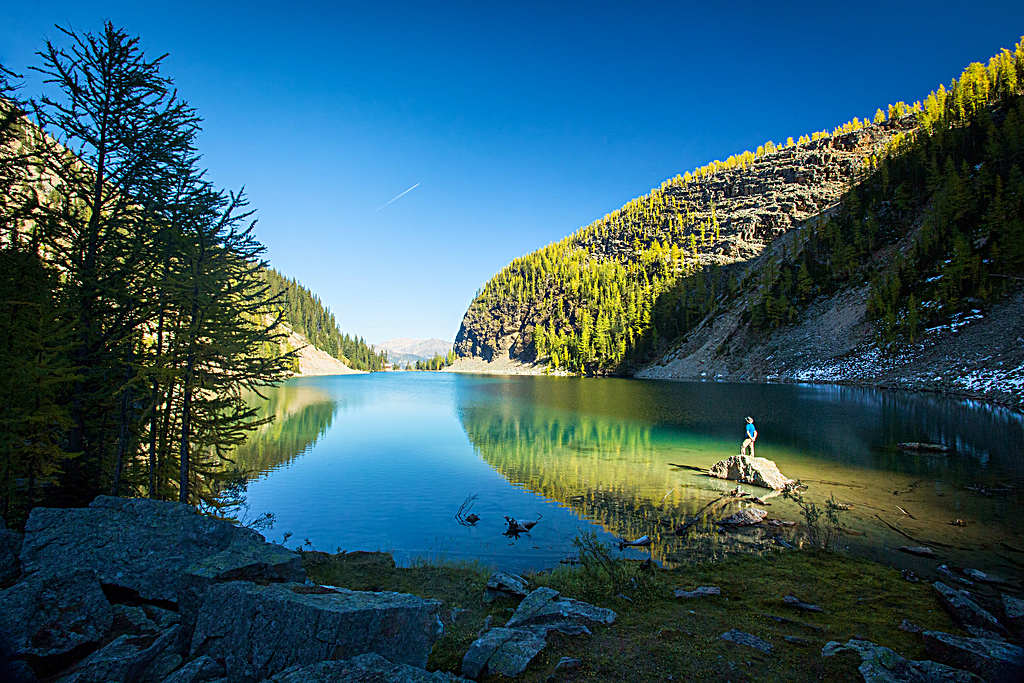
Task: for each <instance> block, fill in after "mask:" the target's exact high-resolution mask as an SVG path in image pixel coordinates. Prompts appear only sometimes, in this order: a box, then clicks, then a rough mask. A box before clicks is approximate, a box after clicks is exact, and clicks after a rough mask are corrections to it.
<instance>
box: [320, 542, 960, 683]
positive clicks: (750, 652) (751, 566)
mask: <svg viewBox="0 0 1024 683" xmlns="http://www.w3.org/2000/svg"><path fill="white" fill-rule="evenodd" d="M303 557H304V561H305V565H306V569H307V571H308V573H309V576H310V578H311V579H313V580H314V581H317V582H319V583H325V584H331V585H336V586H344V587H346V588H352V589H356V590H392V591H400V592H407V593H413V594H415V595H420V596H423V597H429V598H436V599H439V600H441V601H442V602H444V604H445V608H444V610H442V612H443V614H442V620H443V621H444V623H445V634H444V636H443V637H442V638H441V639H440V640H439V641H438V642H437V644H435V646H434V650H433V652H432V653H431V657H430V662H429V664H428V668H430V669H441V670H446V671H452V672H455V673H458V672H459V669H460V665H461V661H462V655H463V654H464V653H465V652H466V650H467V649H468V647H469V645H470V643H472V642H473V640H474V639H475V638H476V636H477V632H478V631H479V630H480V629H481V627H482V626H483V624H484V620H485V619H486V618H487V617H488V616H490V617H491V620H492V623H493V624H494V625H501V624H503V623H504V622H505V620H506V619H507V618H508V617H509V616H511V614H512V611H513V609H514V607H515V603H514V602H510V601H505V602H501V601H499V602H496V603H493V604H487V603H485V602H484V601H483V595H484V592H483V589H484V585H485V583H486V581H487V576H488V574H489V571H488V570H487V569H486V568H484V567H482V566H479V565H474V564H441V565H428V564H419V565H417V566H413V567H410V568H396V567H395V566H394V562H393V560H392V559H391V557H390V556H389V555H387V554H385V553H349V554H347V555H328V554H324V553H314V552H307V553H303ZM628 564H629V565H630V566H629V567H628V568H627V569H626V570H625V571H627V572H628V573H630V574H631V575H632V576H635V577H637V579H638V580H637V581H636V582H633V581H629V582H628V587H627V588H625V589H623V592H622V596H620V595H617V594H612V593H611V586H610V585H608V584H607V583H602V582H601V581H600V580H597V579H596V578H595V576H594V574H593V572H589V573H588V572H586V571H585V570H584V569H583V568H578V567H572V568H564V567H563V568H559V569H556V570H554V571H552V572H542V573H538V574H532V575H530V576H529V577H528V578H529V580H530V584H531V587H536V586H540V585H547V586H551V587H553V588H556V589H557V590H560V591H562V592H563V594H564V595H566V596H568V597H574V598H580V599H585V600H587V601H589V602H593V603H594V604H597V605H600V606H602V607H610V608H612V609H614V610H615V611H616V612H617V613H618V615H619V618H618V620H617V621H616V623H615V624H613V625H611V626H607V627H598V628H594V629H593V631H594V635H593V636H589V637H588V636H580V637H568V636H562V635H560V634H552V635H551V636H550V637H549V640H548V643H549V644H548V647H547V648H545V650H544V651H543V652H542V653H541V654H540V655H538V656H537V658H536V659H535V660H534V661H533V662H532V663H531V664H530V666H529V668H528V669H527V671H526V673H525V674H524V675H523V677H522V680H526V681H543V680H546V679H547V677H548V676H549V675H550V674H551V673H552V672H553V671H554V667H555V665H556V664H557V662H558V660H559V659H560V658H561V657H564V656H570V657H578V658H579V659H581V660H582V661H583V668H582V669H580V670H579V671H577V672H575V673H574V674H572V675H571V676H570V677H569V678H568V679H565V678H563V679H562V680H634V681H645V680H672V679H674V680H682V679H687V678H688V679H693V678H700V679H712V680H724V679H729V680H733V681H739V680H755V679H758V680H792V681H803V680H807V681H810V680H821V679H828V680H859V675H858V674H857V670H856V669H857V666H858V665H859V663H860V662H859V659H857V658H856V657H854V656H852V655H841V656H838V657H833V658H829V659H823V658H822V657H821V648H822V646H823V645H824V644H825V643H826V642H828V641H830V640H838V641H841V642H845V641H846V640H847V639H848V638H851V637H854V636H856V637H861V638H865V639H867V640H871V641H874V642H876V643H879V644H882V645H885V646H887V647H891V648H892V649H894V650H895V651H896V652H898V653H900V654H901V655H903V656H905V657H907V658H909V659H921V658H927V657H926V656H925V653H924V648H923V646H922V644H921V642H920V639H919V637H918V636H915V635H914V634H910V633H906V632H904V631H901V630H899V628H898V627H899V624H900V622H901V621H902V620H903V619H909V620H910V621H912V622H914V623H916V624H917V625H919V626H922V627H924V628H927V629H939V630H943V631H947V632H951V633H960V631H959V629H958V628H957V627H956V626H955V625H954V624H953V623H952V621H951V620H950V618H949V616H948V615H947V614H946V613H945V611H944V610H943V609H942V607H941V605H940V604H939V602H938V600H937V598H936V596H935V594H934V591H933V589H932V588H931V586H930V585H928V584H927V583H908V582H907V581H905V580H904V579H903V578H902V577H901V576H900V573H899V572H898V571H896V570H894V569H892V568H889V567H885V566H883V565H880V564H877V563H874V562H871V561H868V560H863V559H857V558H853V557H849V556H846V555H842V554H838V553H828V552H818V551H799V552H797V551H793V552H784V553H775V554H769V555H765V556H739V557H733V558H730V559H726V560H723V561H720V562H716V563H714V564H706V565H697V566H692V567H684V568H680V569H674V570H664V569H657V568H653V569H644V568H643V567H641V565H640V563H636V562H630V563H628ZM702 585H714V586H719V587H720V588H721V589H722V595H721V596H716V597H707V598H696V599H692V600H678V599H676V598H674V597H673V595H672V591H673V590H674V589H676V588H687V589H692V588H695V587H697V586H702ZM790 593H792V594H794V595H796V596H797V597H799V598H800V599H801V600H804V601H806V602H812V603H815V604H817V605H820V606H822V607H823V608H824V610H825V611H824V612H823V613H808V612H799V611H796V610H794V609H792V608H790V607H788V606H786V605H784V604H783V602H782V597H783V596H785V595H787V594H790ZM623 596H624V597H623ZM627 598H628V599H627ZM453 608H457V609H463V610H466V611H465V612H463V613H461V614H460V615H459V616H458V618H457V619H456V620H455V621H454V623H453V621H452V609H453ZM765 615H777V616H781V617H786V618H788V619H791V620H793V621H795V622H800V623H792V624H785V623H779V622H777V621H774V620H772V619H770V618H769V617H767V616H765ZM813 626H816V627H818V628H820V630H816V629H815V628H813ZM731 628H737V629H740V630H742V631H746V632H748V633H752V634H754V635H756V636H758V637H760V638H763V639H764V640H767V641H768V642H770V643H771V644H772V645H773V646H774V647H775V652H774V653H773V654H772V655H765V654H763V653H761V652H760V651H758V650H754V649H751V648H747V647H744V646H742V645H736V644H733V643H729V642H726V641H723V640H721V639H720V638H719V636H720V635H721V634H722V633H724V632H725V631H727V630H729V629H731ZM787 635H789V636H798V637H800V638H803V639H805V640H806V641H808V644H807V645H797V644H791V643H788V642H786V641H785V640H784V639H783V636H787ZM670 677H672V678H671V679H670ZM485 680H486V679H485ZM494 680H500V679H497V678H495V679H494Z"/></svg>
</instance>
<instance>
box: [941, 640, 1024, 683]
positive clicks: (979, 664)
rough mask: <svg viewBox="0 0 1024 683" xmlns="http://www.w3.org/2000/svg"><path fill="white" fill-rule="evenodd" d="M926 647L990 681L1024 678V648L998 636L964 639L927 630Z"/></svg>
mask: <svg viewBox="0 0 1024 683" xmlns="http://www.w3.org/2000/svg"><path fill="white" fill-rule="evenodd" d="M922 637H923V638H924V647H925V650H926V651H927V652H928V654H929V655H930V656H932V657H935V658H936V659H941V660H942V661H944V662H947V663H949V664H952V665H953V666H957V667H960V668H963V669H970V670H971V671H973V672H975V673H977V674H978V675H980V676H982V677H983V678H984V679H985V680H988V681H1019V680H1022V679H1024V649H1021V648H1020V647H1019V646H1017V645H1013V644H1012V643H1007V642H1006V641H1004V640H996V639H994V638H963V637H961V636H954V635H951V634H949V633H943V632H941V631H925V632H924V633H923V634H922Z"/></svg>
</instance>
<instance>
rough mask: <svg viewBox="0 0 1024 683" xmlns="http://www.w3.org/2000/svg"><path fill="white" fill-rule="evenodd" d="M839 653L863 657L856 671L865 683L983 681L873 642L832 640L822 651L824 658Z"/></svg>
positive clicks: (943, 665)
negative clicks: (899, 653)
mask: <svg viewBox="0 0 1024 683" xmlns="http://www.w3.org/2000/svg"><path fill="white" fill-rule="evenodd" d="M840 652H854V653H856V654H858V655H860V658H861V663H860V666H859V667H858V668H857V670H858V671H859V672H860V675H861V676H862V677H863V678H864V680H865V682H866V683H875V682H877V683H889V682H892V683H902V682H903V681H906V682H908V683H931V681H954V682H957V683H960V682H962V683H974V682H977V683H981V679H980V678H978V677H977V676H975V675H974V674H972V673H970V672H968V671H962V670H960V669H954V668H953V667H949V666H946V665H945V664H939V663H938V662H933V661H930V660H910V659H906V658H905V657H901V656H900V655H898V654H896V653H895V652H894V651H892V650H891V649H889V648H887V647H883V646H881V645H876V644H875V643H872V642H871V641H870V640H857V639H855V638H851V639H850V640H848V641H846V644H845V645H843V644H841V643H839V642H836V641H834V640H833V641H829V642H828V643H826V644H825V647H823V648H822V649H821V656H822V657H833V656H835V655H836V654H838V653H840Z"/></svg>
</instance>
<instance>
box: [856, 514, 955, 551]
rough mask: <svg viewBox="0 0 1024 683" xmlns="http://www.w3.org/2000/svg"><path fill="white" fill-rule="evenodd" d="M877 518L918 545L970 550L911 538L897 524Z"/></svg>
mask: <svg viewBox="0 0 1024 683" xmlns="http://www.w3.org/2000/svg"><path fill="white" fill-rule="evenodd" d="M875 517H876V518H877V519H878V521H880V522H881V523H882V524H884V525H886V526H887V527H889V528H890V529H892V530H893V531H895V532H896V533H898V534H899V535H900V536H903V537H904V538H909V539H910V540H911V541H913V542H914V543H918V544H920V545H924V546H929V545H937V546H939V547H940V548H958V549H959V550H968V548H959V547H958V546H955V545H950V544H949V543H940V542H939V541H927V540H922V539H920V538H916V537H914V536H911V535H910V534H909V533H907V532H906V531H904V530H903V529H901V528H900V527H899V526H897V525H896V524H893V523H892V522H887V521H886V520H884V519H882V517H881V515H875Z"/></svg>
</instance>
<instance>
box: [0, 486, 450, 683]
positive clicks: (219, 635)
mask: <svg viewBox="0 0 1024 683" xmlns="http://www.w3.org/2000/svg"><path fill="white" fill-rule="evenodd" d="M20 561H21V565H22V567H23V569H24V572H22V573H21V574H20V575H19V578H18V581H17V582H16V583H14V584H13V585H12V586H10V587H9V588H7V589H5V590H2V591H0V675H2V676H3V677H14V679H15V680H34V679H35V677H36V676H38V677H41V678H45V679H47V680H59V681H64V682H67V683H91V682H94V681H95V682H99V681H125V682H128V683H132V682H135V681H164V680H166V681H171V682H172V683H201V682H204V681H212V680H214V679H220V678H223V679H224V680H226V681H229V682H231V683H234V682H238V683H242V682H245V683H249V682H250V681H256V680H263V679H266V678H270V677H272V676H276V675H278V674H282V675H283V676H284V678H282V679H281V680H289V681H292V680H294V681H297V680H366V681H371V680H372V681H390V680H396V681H397V680H403V681H404V680H412V681H421V680H422V681H444V680H453V679H452V677H451V676H448V675H447V674H440V675H434V674H430V673H428V672H426V671H423V670H422V669H420V668H418V667H422V666H424V665H425V664H426V661H427V656H428V654H429V653H430V650H431V647H432V646H433V644H434V641H435V640H436V639H437V638H438V637H439V636H440V635H441V630H442V627H441V622H440V620H439V618H438V611H439V609H440V605H441V604H440V603H439V602H438V601H436V600H426V599H423V598H419V597H416V596H413V595H405V594H400V593H370V592H359V591H349V590H345V589H337V588H332V587H324V586H316V585H313V584H311V583H310V582H308V581H304V579H305V572H304V571H303V569H302V565H301V558H299V556H298V555H297V554H296V553H293V552H291V551H289V550H287V549H285V548H283V547H281V546H277V545H274V544H270V543H267V542H266V541H265V540H264V539H263V537H262V536H260V535H259V534H257V533H255V532H253V531H251V530H249V529H245V528H239V527H235V526H233V525H231V524H229V523H227V522H225V521H221V520H215V519H211V518H208V517H203V516H200V515H198V514H196V513H195V511H194V510H193V509H192V508H190V507H188V506H186V505H181V504H177V503H165V502H158V501H152V500H127V499H117V498H109V497H100V498H98V499H97V500H96V501H94V502H93V504H92V505H90V506H89V507H88V508H78V509H66V510H64V509H42V508H40V509H36V510H33V511H32V513H31V514H30V516H29V520H28V523H27V525H26V535H25V542H24V543H23V545H22V548H21V557H20ZM112 603H113V604H112ZM367 655H369V656H367ZM382 655H383V656H386V657H387V658H388V659H384V658H383V656H382ZM335 660H346V661H345V662H341V663H338V662H337V661H335ZM388 660H391V661H388Z"/></svg>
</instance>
